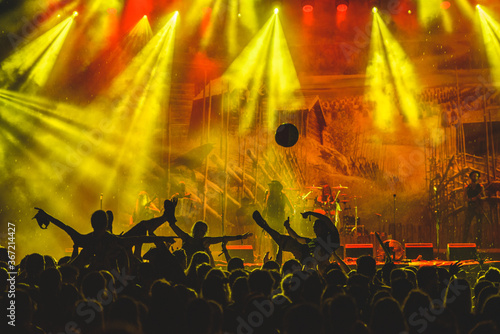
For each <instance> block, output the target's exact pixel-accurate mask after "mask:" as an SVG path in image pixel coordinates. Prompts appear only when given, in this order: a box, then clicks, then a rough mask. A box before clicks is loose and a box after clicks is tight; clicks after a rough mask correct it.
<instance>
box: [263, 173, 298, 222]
mask: <svg viewBox="0 0 500 334" xmlns="http://www.w3.org/2000/svg"><path fill="white" fill-rule="evenodd" d="M268 185H269V189H268V190H267V191H266V206H265V208H264V212H263V216H264V218H265V219H266V220H267V222H268V224H269V225H270V226H271V227H272V228H273V229H275V230H277V231H283V222H284V221H285V219H286V217H287V211H286V208H287V207H288V210H289V212H288V215H293V213H294V208H293V205H292V203H291V202H290V199H289V198H288V196H287V195H286V194H285V193H284V192H283V185H282V184H281V182H279V181H277V180H273V181H271V182H269V184H268Z"/></svg>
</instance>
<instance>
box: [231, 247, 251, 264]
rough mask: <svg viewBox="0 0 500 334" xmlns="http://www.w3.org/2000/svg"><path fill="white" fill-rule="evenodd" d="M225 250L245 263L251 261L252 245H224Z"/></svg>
mask: <svg viewBox="0 0 500 334" xmlns="http://www.w3.org/2000/svg"><path fill="white" fill-rule="evenodd" d="M226 248H227V251H228V252H229V255H230V256H231V257H239V258H241V259H243V262H245V263H253V262H254V258H253V247H252V245H226Z"/></svg>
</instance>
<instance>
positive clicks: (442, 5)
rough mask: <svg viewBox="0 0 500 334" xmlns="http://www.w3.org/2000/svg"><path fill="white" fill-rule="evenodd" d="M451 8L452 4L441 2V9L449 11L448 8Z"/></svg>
mask: <svg viewBox="0 0 500 334" xmlns="http://www.w3.org/2000/svg"><path fill="white" fill-rule="evenodd" d="M450 6H451V3H450V2H449V1H443V2H441V8H443V9H448V8H450Z"/></svg>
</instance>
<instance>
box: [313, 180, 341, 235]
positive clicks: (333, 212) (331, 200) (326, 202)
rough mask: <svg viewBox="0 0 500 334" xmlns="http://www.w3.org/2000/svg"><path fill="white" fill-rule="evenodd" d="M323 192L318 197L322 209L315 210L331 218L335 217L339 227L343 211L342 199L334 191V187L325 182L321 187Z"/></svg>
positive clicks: (317, 201) (318, 204) (336, 224)
mask: <svg viewBox="0 0 500 334" xmlns="http://www.w3.org/2000/svg"><path fill="white" fill-rule="evenodd" d="M320 188H321V194H320V195H318V197H317V198H316V203H317V206H319V208H321V210H315V211H317V212H319V213H321V214H324V215H326V216H328V217H329V218H335V219H334V222H335V226H336V227H337V228H339V227H340V226H338V224H339V220H340V219H339V213H340V212H341V211H342V209H341V208H340V201H339V199H338V198H337V196H335V195H334V194H333V193H332V188H331V187H330V186H329V185H328V184H324V185H322V186H321V187H320Z"/></svg>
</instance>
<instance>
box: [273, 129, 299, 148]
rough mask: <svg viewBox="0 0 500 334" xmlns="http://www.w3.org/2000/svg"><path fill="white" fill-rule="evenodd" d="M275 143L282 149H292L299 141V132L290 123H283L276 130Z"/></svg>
mask: <svg viewBox="0 0 500 334" xmlns="http://www.w3.org/2000/svg"><path fill="white" fill-rule="evenodd" d="M274 138H275V139H276V143H278V145H280V146H283V147H292V146H293V145H295V144H296V143H297V141H298V140H299V130H298V129H297V127H296V126H295V125H293V124H291V123H283V124H281V125H280V126H278V128H277V129H276V135H275V137H274Z"/></svg>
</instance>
